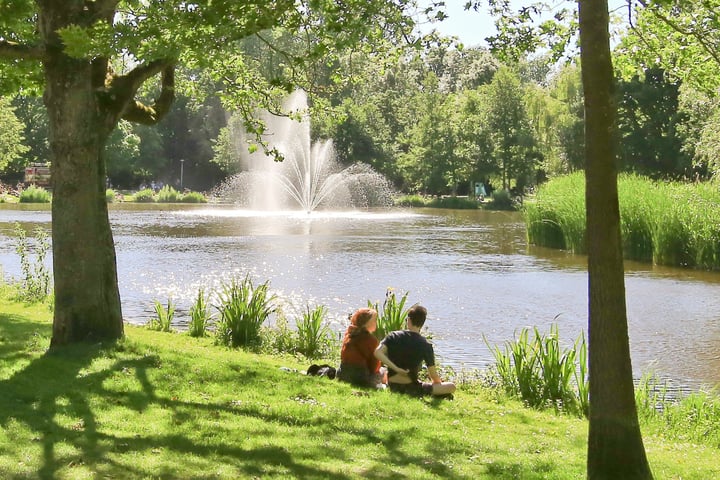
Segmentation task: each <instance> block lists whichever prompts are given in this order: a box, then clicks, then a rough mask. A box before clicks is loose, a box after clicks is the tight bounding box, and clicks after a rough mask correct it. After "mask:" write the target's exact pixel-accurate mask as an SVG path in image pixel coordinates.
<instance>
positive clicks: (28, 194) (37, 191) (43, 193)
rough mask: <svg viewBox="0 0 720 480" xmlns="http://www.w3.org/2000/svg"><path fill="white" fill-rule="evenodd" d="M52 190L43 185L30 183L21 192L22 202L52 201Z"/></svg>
mask: <svg viewBox="0 0 720 480" xmlns="http://www.w3.org/2000/svg"><path fill="white" fill-rule="evenodd" d="M51 198H52V197H51V195H50V192H48V191H47V190H45V189H44V188H43V187H38V186H36V185H30V186H29V187H27V188H25V189H23V190H22V191H21V192H20V200H19V201H20V203H50V200H51Z"/></svg>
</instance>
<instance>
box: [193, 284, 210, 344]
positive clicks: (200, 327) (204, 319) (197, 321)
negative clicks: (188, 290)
mask: <svg viewBox="0 0 720 480" xmlns="http://www.w3.org/2000/svg"><path fill="white" fill-rule="evenodd" d="M208 306H209V305H208V299H207V297H206V296H205V290H204V289H203V288H200V289H198V293H197V297H195V302H194V303H193V304H192V305H191V306H190V322H189V323H188V335H190V336H191V337H204V336H206V335H207V329H208V326H209V325H210V322H211V321H212V315H211V314H210V311H209V308H208Z"/></svg>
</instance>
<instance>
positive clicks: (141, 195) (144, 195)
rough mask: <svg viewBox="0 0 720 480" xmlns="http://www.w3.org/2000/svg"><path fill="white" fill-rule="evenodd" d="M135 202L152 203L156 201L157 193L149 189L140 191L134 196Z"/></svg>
mask: <svg viewBox="0 0 720 480" xmlns="http://www.w3.org/2000/svg"><path fill="white" fill-rule="evenodd" d="M133 201H134V202H139V203H152V202H154V201H155V192H153V191H152V190H151V189H149V188H145V189H143V190H139V191H137V192H135V194H134V195H133Z"/></svg>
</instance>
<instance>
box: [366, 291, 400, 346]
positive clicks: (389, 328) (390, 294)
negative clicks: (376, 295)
mask: <svg viewBox="0 0 720 480" xmlns="http://www.w3.org/2000/svg"><path fill="white" fill-rule="evenodd" d="M409 294H410V292H405V293H404V294H403V296H402V297H400V300H398V299H397V297H396V296H395V290H394V289H392V288H388V289H387V290H386V291H385V300H384V301H383V305H382V308H378V307H379V306H378V304H377V303H376V304H373V303H372V302H371V301H370V300H368V307H369V308H373V309H375V310H376V311H377V312H378V318H377V330H375V337H377V338H378V339H379V340H382V339H383V338H385V336H386V335H387V334H388V333H390V332H394V331H396V330H404V329H405V319H406V318H407V312H408V310H409V309H410V307H407V308H405V302H407V297H408V295H409Z"/></svg>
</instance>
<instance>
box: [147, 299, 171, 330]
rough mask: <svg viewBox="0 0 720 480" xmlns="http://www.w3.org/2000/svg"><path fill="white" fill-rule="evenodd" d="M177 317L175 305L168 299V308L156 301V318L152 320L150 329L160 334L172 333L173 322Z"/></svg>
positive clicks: (149, 324) (149, 325)
mask: <svg viewBox="0 0 720 480" xmlns="http://www.w3.org/2000/svg"><path fill="white" fill-rule="evenodd" d="M174 317H175V304H174V303H173V301H172V300H171V299H168V303H167V307H163V305H162V304H161V303H160V302H158V301H157V300H155V317H153V318H151V319H150V322H149V323H148V328H149V329H150V330H157V331H159V332H171V331H172V328H171V325H172V321H173V318H174Z"/></svg>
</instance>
